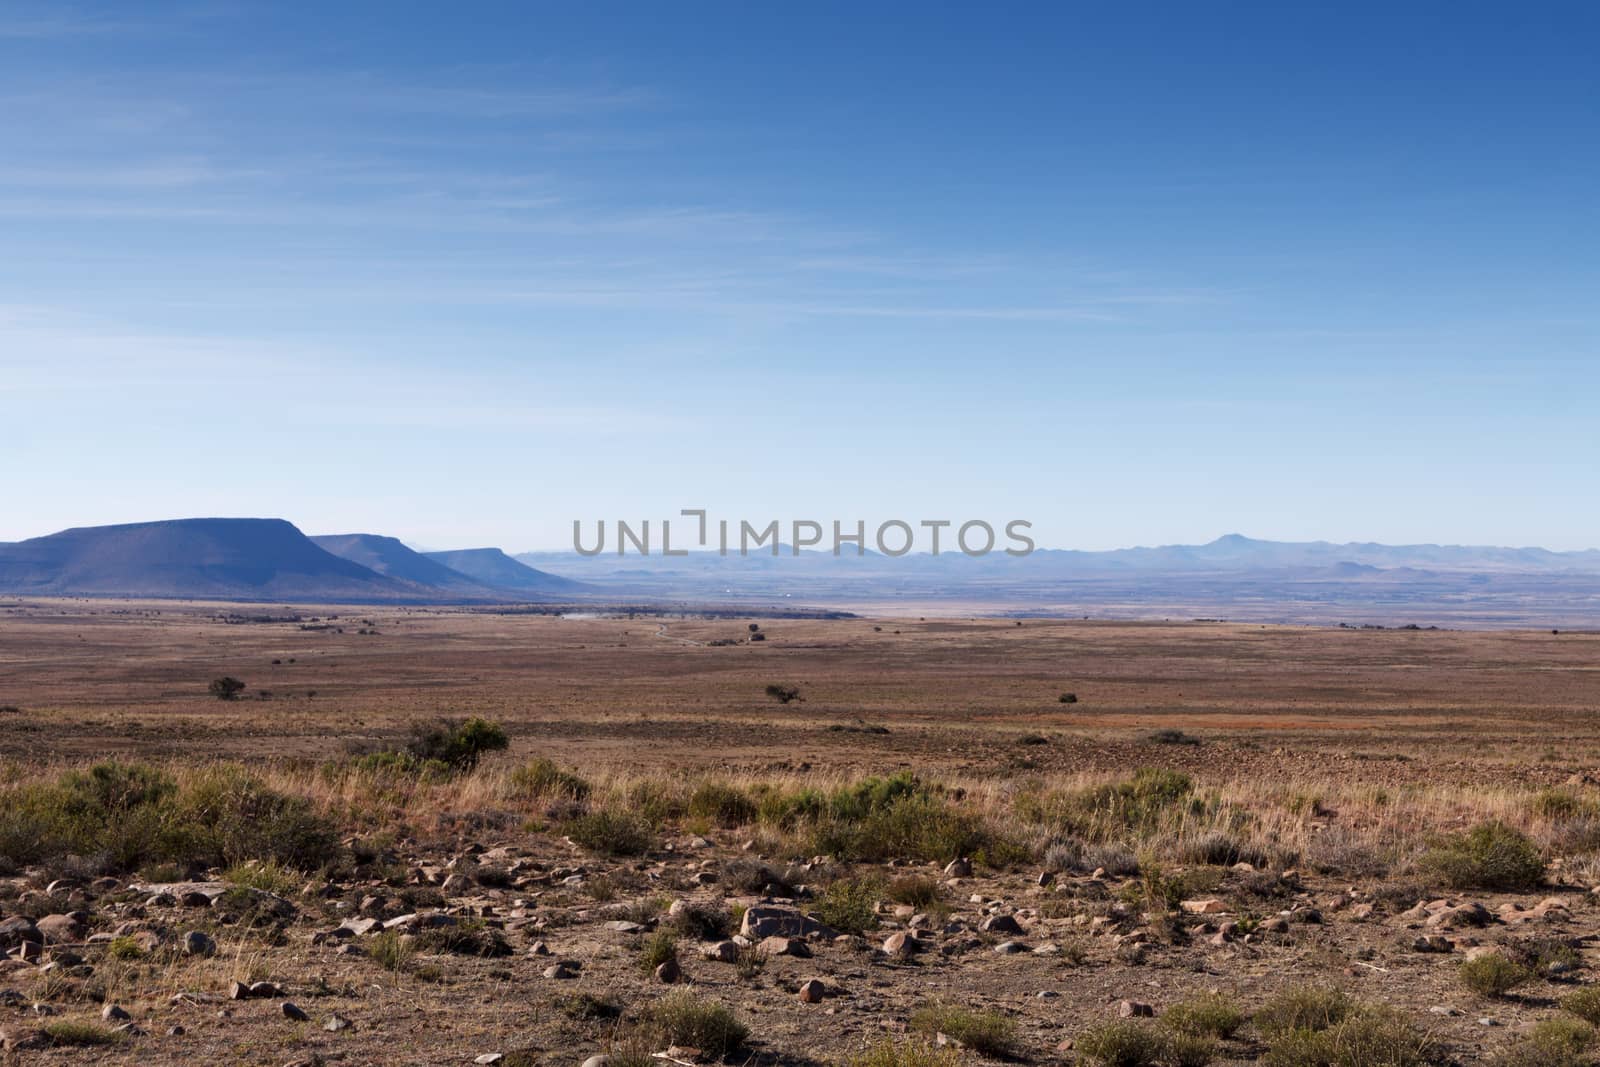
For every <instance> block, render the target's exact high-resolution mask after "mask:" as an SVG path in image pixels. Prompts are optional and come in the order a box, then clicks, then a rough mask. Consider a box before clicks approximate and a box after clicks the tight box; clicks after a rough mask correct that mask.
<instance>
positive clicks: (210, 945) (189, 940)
mask: <svg viewBox="0 0 1600 1067" xmlns="http://www.w3.org/2000/svg"><path fill="white" fill-rule="evenodd" d="M183 954H184V955H185V956H215V955H216V954H217V941H216V938H214V937H212V936H211V935H210V934H208V933H206V932H205V931H204V930H190V931H189V932H188V933H186V934H184V935H183Z"/></svg>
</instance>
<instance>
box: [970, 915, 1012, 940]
mask: <svg viewBox="0 0 1600 1067" xmlns="http://www.w3.org/2000/svg"><path fill="white" fill-rule="evenodd" d="M978 929H979V930H981V931H983V932H984V933H986V934H1015V935H1019V936H1020V935H1021V933H1022V924H1021V923H1019V922H1017V920H1016V919H1014V918H1012V917H1011V916H1009V915H991V916H989V917H988V918H987V919H985V920H983V922H981V923H979V924H978Z"/></svg>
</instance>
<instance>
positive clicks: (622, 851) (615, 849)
mask: <svg viewBox="0 0 1600 1067" xmlns="http://www.w3.org/2000/svg"><path fill="white" fill-rule="evenodd" d="M561 832H562V833H564V834H566V835H567V836H568V837H570V838H572V840H573V841H575V842H576V843H577V844H579V845H582V846H583V847H584V848H586V849H589V850H590V851H591V852H600V853H604V854H605V855H607V856H642V855H644V854H645V853H646V852H648V851H650V845H651V843H652V840H653V835H652V834H651V830H650V827H649V825H648V824H647V823H645V821H644V820H643V819H641V818H639V817H638V816H637V815H634V814H633V813H632V812H620V813H619V812H613V811H611V810H610V809H609V808H601V809H599V810H598V811H592V812H589V813H588V814H587V815H580V816H578V817H577V818H575V819H569V820H568V821H567V822H565V823H563V824H562V826H561Z"/></svg>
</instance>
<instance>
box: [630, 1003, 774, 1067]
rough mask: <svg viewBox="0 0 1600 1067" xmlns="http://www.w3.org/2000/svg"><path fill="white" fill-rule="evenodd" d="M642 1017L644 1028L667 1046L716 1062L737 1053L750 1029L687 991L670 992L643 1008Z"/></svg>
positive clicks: (730, 1013) (723, 1007)
mask: <svg viewBox="0 0 1600 1067" xmlns="http://www.w3.org/2000/svg"><path fill="white" fill-rule="evenodd" d="M643 1015H644V1022H645V1025H647V1026H649V1027H651V1028H652V1029H653V1030H655V1031H656V1032H657V1033H659V1034H660V1035H661V1036H662V1037H663V1038H664V1039H665V1040H666V1042H667V1043H669V1044H673V1045H685V1046H687V1047H689V1048H697V1049H699V1050H700V1051H701V1052H704V1053H706V1054H708V1055H710V1056H714V1057H719V1058H720V1057H724V1056H728V1055H731V1054H732V1053H734V1052H737V1051H738V1050H739V1048H740V1047H741V1046H743V1045H744V1042H745V1039H746V1038H748V1037H749V1036H750V1028H749V1027H748V1026H746V1025H745V1024H744V1023H743V1022H742V1021H740V1019H739V1017H738V1016H736V1015H735V1014H734V1013H733V1011H732V1010H731V1009H729V1008H728V1007H727V1006H726V1005H724V1004H720V1003H718V1002H716V1001H708V1000H702V999H701V998H700V997H699V996H697V995H696V994H695V993H693V992H692V991H690V990H687V989H675V990H673V991H672V992H670V993H668V994H667V995H666V996H664V997H662V998H661V999H660V1000H658V1001H656V1002H655V1003H654V1004H651V1005H649V1006H648V1007H647V1008H645V1010H644V1013H643Z"/></svg>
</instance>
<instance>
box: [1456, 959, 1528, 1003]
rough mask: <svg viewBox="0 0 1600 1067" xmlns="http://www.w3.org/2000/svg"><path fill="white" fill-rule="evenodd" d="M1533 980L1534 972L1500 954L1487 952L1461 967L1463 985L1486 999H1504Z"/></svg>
mask: <svg viewBox="0 0 1600 1067" xmlns="http://www.w3.org/2000/svg"><path fill="white" fill-rule="evenodd" d="M1532 978H1533V971H1531V970H1529V969H1528V968H1527V967H1524V966H1523V965H1522V964H1520V963H1518V962H1517V961H1516V960H1513V959H1511V958H1510V957H1508V956H1504V955H1502V954H1500V953H1498V952H1486V953H1484V954H1483V955H1482V956H1479V957H1477V958H1476V959H1471V960H1467V961H1466V962H1465V963H1463V964H1462V965H1461V984H1462V985H1464V986H1466V987H1467V988H1468V989H1470V990H1472V991H1473V992H1474V993H1477V994H1478V995H1479V996H1484V997H1503V996H1505V995H1506V994H1507V993H1509V992H1511V991H1512V990H1513V989H1515V988H1517V987H1518V986H1520V985H1525V984H1527V982H1528V981H1529V980H1531V979H1532Z"/></svg>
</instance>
